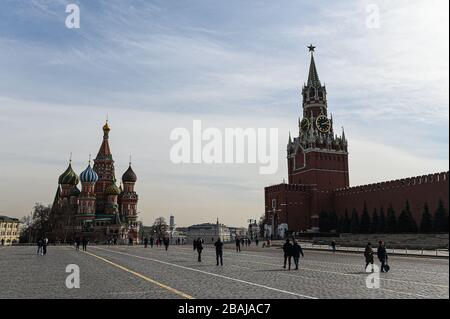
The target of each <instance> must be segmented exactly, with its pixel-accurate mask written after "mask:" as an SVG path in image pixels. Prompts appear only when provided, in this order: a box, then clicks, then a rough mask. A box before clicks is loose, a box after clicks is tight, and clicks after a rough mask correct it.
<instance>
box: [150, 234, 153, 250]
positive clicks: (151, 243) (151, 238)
mask: <svg viewBox="0 0 450 319" xmlns="http://www.w3.org/2000/svg"><path fill="white" fill-rule="evenodd" d="M153 242H154V239H153V237H150V248H153Z"/></svg>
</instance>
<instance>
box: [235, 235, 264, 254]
mask: <svg viewBox="0 0 450 319" xmlns="http://www.w3.org/2000/svg"><path fill="white" fill-rule="evenodd" d="M235 242H236V251H237V252H240V251H241V246H247V247H248V246H250V245H251V243H252V241H251V239H250V238H241V239H239V238H237V237H236V240H235ZM255 244H256V246H258V245H259V240H258V238H256V239H255Z"/></svg>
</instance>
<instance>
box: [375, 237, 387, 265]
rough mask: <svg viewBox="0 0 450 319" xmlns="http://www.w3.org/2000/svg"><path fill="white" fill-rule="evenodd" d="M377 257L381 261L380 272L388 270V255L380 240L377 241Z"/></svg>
mask: <svg viewBox="0 0 450 319" xmlns="http://www.w3.org/2000/svg"><path fill="white" fill-rule="evenodd" d="M377 257H378V260H379V261H380V263H381V267H380V268H381V269H380V272H385V271H386V272H387V271H389V266H387V259H388V255H387V252H386V246H385V244H384V242H383V241H381V240H380V241H379V242H378V249H377Z"/></svg>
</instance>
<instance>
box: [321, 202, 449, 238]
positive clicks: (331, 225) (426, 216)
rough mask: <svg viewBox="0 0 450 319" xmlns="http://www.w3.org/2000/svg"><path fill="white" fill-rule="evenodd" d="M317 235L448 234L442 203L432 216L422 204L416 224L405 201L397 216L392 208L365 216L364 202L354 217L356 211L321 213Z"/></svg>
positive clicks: (447, 216)
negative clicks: (420, 216)
mask: <svg viewBox="0 0 450 319" xmlns="http://www.w3.org/2000/svg"><path fill="white" fill-rule="evenodd" d="M319 228H320V232H323V233H327V232H332V231H335V232H338V233H352V234H359V233H361V234H369V233H448V232H449V214H448V212H447V210H446V209H445V207H444V203H443V202H442V200H439V204H438V208H437V209H436V211H435V212H434V213H433V214H432V213H431V212H430V210H429V208H428V204H427V203H425V204H424V206H423V211H422V218H421V221H420V224H417V223H416V221H415V220H414V218H413V216H412V213H411V209H410V206H409V202H408V201H406V203H405V207H404V208H403V210H402V211H401V212H400V214H397V212H396V211H395V210H394V208H393V207H392V205H390V206H389V207H388V208H387V210H386V212H385V209H384V207H383V206H381V207H380V208H379V209H374V211H373V212H371V213H369V211H368V209H367V205H366V203H364V207H363V208H362V213H361V214H358V211H357V209H356V208H353V209H352V211H351V212H349V211H348V210H345V212H344V214H343V215H341V216H338V215H337V214H336V212H326V211H322V212H321V213H320V218H319Z"/></svg>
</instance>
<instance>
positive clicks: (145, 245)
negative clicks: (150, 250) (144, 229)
mask: <svg viewBox="0 0 450 319" xmlns="http://www.w3.org/2000/svg"><path fill="white" fill-rule="evenodd" d="M147 246H148V238H147V237H145V238H144V248H147Z"/></svg>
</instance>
